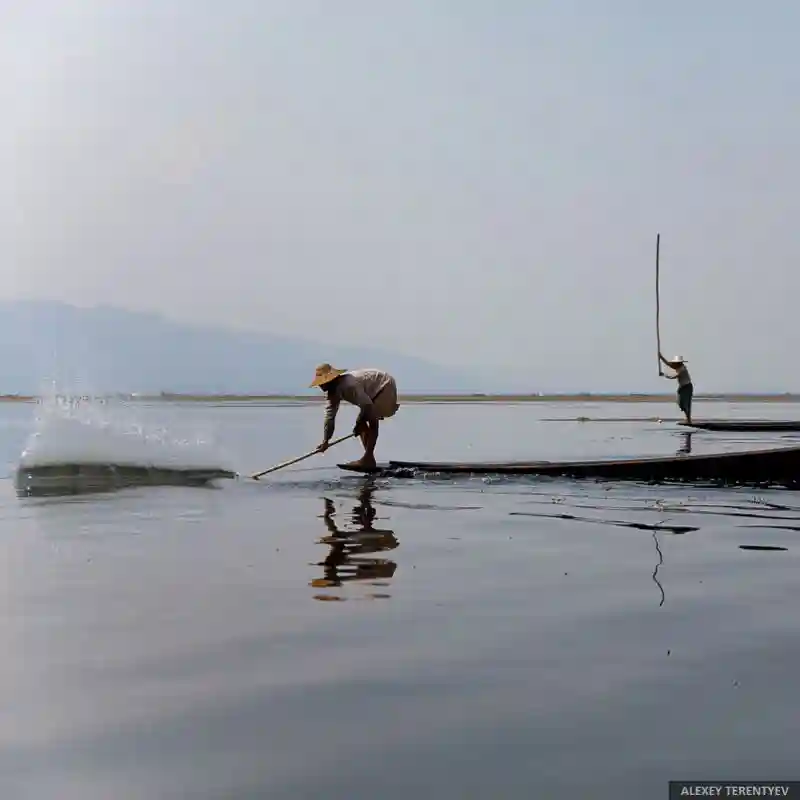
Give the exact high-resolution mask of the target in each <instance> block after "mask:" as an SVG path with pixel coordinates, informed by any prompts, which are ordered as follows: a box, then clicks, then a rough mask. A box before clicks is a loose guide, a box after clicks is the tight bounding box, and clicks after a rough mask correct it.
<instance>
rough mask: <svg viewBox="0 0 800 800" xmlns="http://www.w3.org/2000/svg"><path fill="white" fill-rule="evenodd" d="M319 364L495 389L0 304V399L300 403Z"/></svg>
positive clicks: (358, 357) (355, 360)
mask: <svg viewBox="0 0 800 800" xmlns="http://www.w3.org/2000/svg"><path fill="white" fill-rule="evenodd" d="M320 361H329V362H331V363H332V364H334V365H337V366H339V365H341V366H342V367H343V368H351V369H352V368H356V367H370V366H371V367H379V368H382V369H386V370H388V371H390V372H391V373H392V374H394V375H395V377H396V378H397V381H398V384H399V387H400V390H401V392H404V393H434V392H437V393H471V392H484V391H492V390H497V389H498V386H497V382H496V381H492V380H490V379H489V378H488V377H487V376H481V375H474V374H473V375H467V374H463V373H461V372H459V371H457V370H452V369H448V368H445V367H442V366H439V365H437V364H434V363H432V362H429V361H426V360H424V359H419V358H414V357H410V356H406V355H401V354H398V353H392V352H388V351H382V350H377V349H370V348H357V347H347V346H337V345H334V344H331V343H319V342H311V341H305V340H302V339H297V338H289V337H281V336H273V335H270V334H264V333H255V332H253V333H245V332H240V331H234V330H229V329H225V328H216V327H206V326H192V325H186V324H182V323H179V322H174V321H172V320H169V319H167V318H165V317H163V316H161V315H158V314H150V313H142V312H135V311H128V310H125V309H121V308H114V307H109V306H99V307H95V308H78V307H75V306H70V305H66V304H63V303H55V302H45V301H17V302H2V303H0V394H38V393H41V392H43V391H46V390H47V389H48V388H49V387H50V386H51V385H52V383H53V381H55V382H56V386H57V387H58V389H59V391H65V392H74V391H81V392H95V393H104V392H143V393H158V392H174V393H198V394H199V393H207V394H212V393H213V394H225V393H227V394H304V393H306V392H310V390H308V389H307V386H308V383H309V380H310V377H311V376H312V375H313V373H314V367H315V366H316V365H317V364H318V363H319V362H320ZM491 384H494V386H492V385H491ZM499 388H502V387H499Z"/></svg>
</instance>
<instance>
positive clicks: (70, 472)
mask: <svg viewBox="0 0 800 800" xmlns="http://www.w3.org/2000/svg"><path fill="white" fill-rule="evenodd" d="M235 477H236V473H235V472H231V471H230V470H225V469H217V468H214V467H208V468H196V467H193V468H186V469H176V468H166V467H149V466H135V465H126V464H79V463H72V464H48V465H43V466H21V467H19V468H18V469H17V472H16V475H15V484H16V490H17V495H19V496H20V497H43V496H59V495H73V494H92V493H96V492H113V491H116V490H119V489H127V488H131V487H137V486H205V485H206V484H208V483H209V482H210V481H214V480H217V479H221V478H235Z"/></svg>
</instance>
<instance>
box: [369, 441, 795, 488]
mask: <svg viewBox="0 0 800 800" xmlns="http://www.w3.org/2000/svg"><path fill="white" fill-rule="evenodd" d="M377 472H378V473H379V474H383V475H385V476H393V475H394V476H398V477H406V476H413V475H414V474H416V473H419V472H422V473H426V472H427V473H442V474H459V473H461V474H473V475H487V474H501V475H502V474H505V475H542V476H552V477H567V478H598V479H604V480H619V481H643V482H649V483H662V482H703V483H705V482H708V483H714V484H740V485H748V484H749V485H756V486H764V485H770V484H773V485H778V486H783V487H786V488H792V489H794V488H798V485H800V447H798V446H795V447H779V448H775V449H771V450H744V451H738V452H731V453H711V454H690V455H675V456H659V457H654V458H627V459H614V460H598V461H512V462H501V463H498V462H476V463H452V462H433V461H390V462H389V463H388V464H387V465H383V466H381V467H379V468H378V470H377Z"/></svg>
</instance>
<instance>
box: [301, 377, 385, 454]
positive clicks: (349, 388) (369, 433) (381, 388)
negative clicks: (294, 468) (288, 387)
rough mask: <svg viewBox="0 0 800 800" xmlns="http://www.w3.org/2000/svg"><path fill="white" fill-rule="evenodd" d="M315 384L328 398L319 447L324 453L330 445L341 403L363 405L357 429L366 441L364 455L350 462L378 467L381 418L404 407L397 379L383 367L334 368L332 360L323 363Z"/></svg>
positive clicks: (363, 440)
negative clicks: (376, 461) (377, 450)
mask: <svg viewBox="0 0 800 800" xmlns="http://www.w3.org/2000/svg"><path fill="white" fill-rule="evenodd" d="M314 386H319V388H320V389H322V391H323V392H324V393H325V394H326V395H327V398H328V402H327V404H326V406H325V425H324V432H323V440H322V444H321V445H319V447H318V448H317V451H318V452H320V453H324V452H325V451H326V450H327V449H328V443H329V442H330V440H331V438H332V437H333V431H334V428H335V426H336V414H337V412H338V411H339V404H340V403H341V402H342V400H346V401H347V402H348V403H352V404H353V405H354V406H358V408H359V409H360V411H359V414H358V418H357V419H356V424H355V427H354V428H353V433H354V434H355V435H356V436H359V437H360V438H361V444H363V445H364V455H363V456H362V457H361V458H360V459H358V460H357V461H352V462H350V464H348V465H347V466H350V467H363V468H371V469H374V468H375V466H376V463H375V445H376V444H377V443H378V429H379V422H380V420H382V419H388V418H389V417H393V416H394V415H395V414H396V413H397V409H398V408H400V406H399V405H398V403H397V384H396V383H395V379H394V378H393V377H392V376H391V375H390V374H389V373H388V372H383V371H382V370H379V369H354V370H344V369H334V368H333V367H332V366H331V365H330V364H320V365H319V366H318V367H317V369H316V370H315V373H314V380H313V382H312V383H311V387H312V388H313V387H314Z"/></svg>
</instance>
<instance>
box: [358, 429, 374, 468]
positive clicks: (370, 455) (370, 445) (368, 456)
mask: <svg viewBox="0 0 800 800" xmlns="http://www.w3.org/2000/svg"><path fill="white" fill-rule="evenodd" d="M359 437H360V438H361V444H362V445H363V447H364V455H363V456H362V457H361V458H359V459H358V460H357V461H354V462H353V466H359V467H375V466H376V463H375V445H376V444H377V443H378V421H377V420H370V421H367V422H365V423H364V427H363V428H362V430H361V433H360V434H359Z"/></svg>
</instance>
